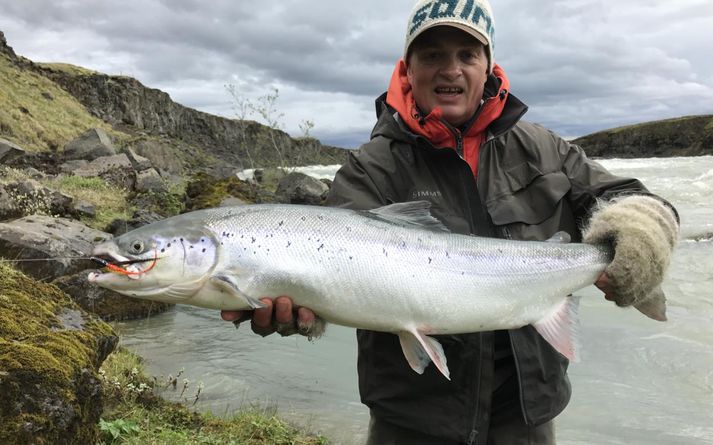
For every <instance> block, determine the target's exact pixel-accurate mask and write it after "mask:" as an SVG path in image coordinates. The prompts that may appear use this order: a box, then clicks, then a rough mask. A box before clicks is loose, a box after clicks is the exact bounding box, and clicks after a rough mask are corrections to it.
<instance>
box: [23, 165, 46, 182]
mask: <svg viewBox="0 0 713 445" xmlns="http://www.w3.org/2000/svg"><path fill="white" fill-rule="evenodd" d="M25 175H27V177H28V178H30V179H44V178H46V177H47V175H46V174H44V173H42V172H41V171H39V170H37V169H36V168H34V167H27V168H26V169H25Z"/></svg>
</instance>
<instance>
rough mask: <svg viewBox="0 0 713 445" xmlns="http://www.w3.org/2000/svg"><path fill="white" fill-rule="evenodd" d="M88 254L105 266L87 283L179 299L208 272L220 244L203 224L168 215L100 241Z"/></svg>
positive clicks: (187, 295)
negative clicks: (170, 217) (168, 216)
mask: <svg viewBox="0 0 713 445" xmlns="http://www.w3.org/2000/svg"><path fill="white" fill-rule="evenodd" d="M181 222H183V223H181ZM92 255H93V256H94V257H97V258H99V259H100V261H103V262H105V263H106V265H107V267H106V269H105V271H104V272H92V273H90V274H89V276H88V279H89V281H90V282H92V283H95V284H97V285H99V286H101V287H104V288H106V289H109V290H112V291H115V292H118V293H120V294H124V295H128V296H131V297H137V298H143V299H147V300H155V301H162V302H168V303H180V302H182V301H184V300H186V299H188V298H190V297H191V296H193V295H194V294H195V293H196V292H198V290H199V289H200V288H201V287H202V286H203V284H204V283H205V282H206V280H207V279H208V278H209V277H210V275H211V273H212V271H213V270H214V269H215V266H216V264H217V261H218V243H217V242H216V239H215V237H214V236H213V235H212V233H211V232H210V231H209V230H208V229H206V228H205V227H204V226H203V225H201V224H185V221H183V220H181V219H180V218H179V219H167V220H164V221H159V222H156V223H153V224H149V225H147V226H144V227H141V228H139V229H136V230H133V231H131V232H128V233H126V234H124V235H121V236H119V237H117V238H115V239H113V240H110V241H106V242H103V243H101V244H98V245H96V246H95V247H94V250H93V252H92Z"/></svg>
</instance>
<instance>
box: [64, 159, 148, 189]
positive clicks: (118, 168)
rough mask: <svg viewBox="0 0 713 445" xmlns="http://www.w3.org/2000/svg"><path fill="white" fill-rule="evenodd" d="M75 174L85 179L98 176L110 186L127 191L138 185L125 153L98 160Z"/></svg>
mask: <svg viewBox="0 0 713 445" xmlns="http://www.w3.org/2000/svg"><path fill="white" fill-rule="evenodd" d="M73 173H74V174H75V175H77V176H82V177H85V178H94V177H97V176H98V177H100V178H103V179H104V180H106V181H107V182H108V183H110V184H113V185H117V186H119V187H123V188H126V189H133V188H134V184H135V183H136V173H135V172H134V169H133V167H132V165H131V161H129V158H128V156H126V154H124V153H121V154H118V155H114V156H103V157H100V158H96V159H94V160H93V161H91V162H89V163H88V164H87V165H85V166H84V167H81V168H79V169H77V170H74V171H73Z"/></svg>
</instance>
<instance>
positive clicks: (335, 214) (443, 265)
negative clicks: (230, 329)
mask: <svg viewBox="0 0 713 445" xmlns="http://www.w3.org/2000/svg"><path fill="white" fill-rule="evenodd" d="M93 254H94V255H95V256H100V257H103V258H104V259H105V260H106V261H108V262H110V263H111V264H118V263H124V264H129V263H130V265H127V266H125V267H121V268H119V267H117V266H114V269H115V272H113V273H112V272H108V273H92V274H90V276H89V279H90V281H92V282H94V283H96V284H98V285H100V286H103V287H105V288H108V289H111V290H114V291H116V292H120V293H122V294H125V295H129V296H132V297H138V298H145V299H149V300H157V301H163V302H170V303H181V304H190V305H194V306H200V307H205V308H213V309H230V310H243V309H253V308H257V307H260V306H261V305H262V303H260V302H259V301H258V298H261V297H265V296H271V297H276V296H279V295H287V296H290V297H291V298H292V299H293V301H294V303H295V304H296V305H298V306H304V307H308V308H310V309H312V310H313V311H314V312H315V313H316V314H317V315H319V316H321V317H322V318H324V319H325V320H327V321H329V322H333V323H337V324H341V325H345V326H351V327H356V328H362V329H369V330H375V331H385V332H393V333H395V334H397V335H398V336H399V338H400V341H401V346H402V348H403V351H404V354H405V356H406V359H407V360H408V363H409V364H410V365H411V367H412V368H413V369H414V370H415V371H416V372H419V373H422V372H423V370H424V368H425V367H426V366H427V365H428V363H429V362H430V361H433V362H434V364H435V365H436V366H437V367H438V369H439V370H440V371H441V372H442V373H443V374H444V375H445V376H446V377H448V367H447V364H446V359H445V355H444V354H443V349H442V347H441V345H440V343H439V342H438V341H437V340H436V339H435V338H433V337H431V335H434V334H458V333H466V332H476V331H488V330H497V329H513V328H518V327H521V326H524V325H528V324H532V325H534V327H535V328H536V329H537V331H538V332H539V333H540V334H541V335H542V336H543V337H544V338H545V339H546V340H547V341H548V342H550V344H552V346H553V347H555V348H556V349H557V350H558V351H560V352H561V353H562V354H563V355H565V356H567V357H568V358H574V355H575V340H574V332H573V330H574V327H575V325H576V321H577V315H576V309H577V302H578V300H577V299H576V298H571V297H568V295H570V294H571V293H572V292H574V291H576V290H578V289H580V288H582V287H585V286H587V285H590V284H592V283H593V282H594V281H595V280H596V279H597V277H598V276H599V275H600V274H601V273H602V271H603V270H604V269H605V267H606V266H607V264H608V263H609V262H610V261H611V255H612V253H611V250H610V249H609V248H608V247H605V246H593V245H586V244H566V243H557V242H532V241H507V240H500V239H491V238H480V237H474V236H466V235H457V234H453V233H450V232H448V231H447V229H446V228H445V227H444V226H443V225H442V224H441V223H440V222H439V221H438V220H437V219H435V218H433V217H432V216H431V215H430V213H429V204H428V203H427V202H409V203H400V204H393V205H390V206H386V207H382V208H379V209H376V210H371V211H353V210H345V209H335V208H325V207H311V206H297V205H250V206H241V207H229V208H216V209H208V210H200V211H196V212H191V213H186V214H183V215H179V216H175V217H173V218H169V219H166V220H164V221H160V222H157V223H153V224H150V225H147V226H144V227H141V228H139V229H137V230H134V231H132V232H129V233H127V234H125V235H122V236H120V237H118V238H116V239H115V240H113V241H109V242H105V243H103V244H100V245H98V246H96V248H95V250H94V252H93ZM116 272H119V273H116ZM659 303H662V302H659Z"/></svg>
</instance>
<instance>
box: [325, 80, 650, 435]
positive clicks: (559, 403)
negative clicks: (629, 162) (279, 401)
mask: <svg viewBox="0 0 713 445" xmlns="http://www.w3.org/2000/svg"><path fill="white" fill-rule="evenodd" d="M526 110H527V107H526V106H525V105H524V104H523V103H522V102H520V101H519V100H518V99H517V98H516V97H515V96H513V95H512V94H511V95H509V97H508V99H507V103H506V105H505V109H504V111H503V113H502V114H501V116H500V117H499V118H498V119H497V120H495V121H494V122H493V123H492V124H491V126H490V127H489V128H488V136H487V139H486V142H485V143H484V144H483V145H482V146H481V148H480V152H479V162H478V165H479V167H478V176H477V179H476V178H475V177H474V175H473V173H472V172H471V169H470V167H469V166H468V164H467V163H466V161H465V160H463V159H462V158H461V156H460V155H459V154H458V153H457V152H456V150H455V149H449V148H435V147H433V146H432V145H431V143H430V142H429V141H428V140H426V139H425V138H423V137H422V136H417V135H415V134H414V133H412V132H411V131H409V129H408V127H407V126H406V125H405V124H404V123H403V122H402V121H401V120H400V118H399V116H398V114H397V113H396V112H395V111H394V110H393V109H391V108H390V107H389V106H388V105H386V103H385V95H383V96H381V97H380V98H379V99H377V115H378V122H377V124H376V126H375V128H374V130H373V132H372V135H371V141H370V142H368V143H367V144H365V145H363V146H362V147H360V149H359V150H358V151H354V152H352V153H350V154H349V155H348V159H347V162H346V164H345V165H344V166H343V167H342V168H341V169H340V170H339V172H338V173H337V175H336V177H335V180H334V183H333V185H332V188H331V191H330V194H329V197H328V199H327V204H328V205H331V206H339V207H346V208H351V209H372V208H376V207H379V206H383V205H386V204H391V203H394V202H403V201H416V200H427V201H430V202H431V210H432V213H433V215H434V216H435V217H437V218H438V219H440V220H441V221H442V222H443V223H444V224H445V225H446V226H447V227H448V228H449V229H451V231H453V232H457V233H463V234H475V235H479V236H490V237H499V238H509V239H521V240H545V239H547V238H549V237H551V236H552V235H553V234H554V233H556V232H558V231H561V230H564V231H566V232H568V233H569V234H570V235H571V236H572V239H573V241H579V240H581V235H580V229H581V227H582V225H583V223H584V222H585V221H586V220H587V218H588V215H589V212H590V210H591V209H592V206H593V205H594V204H595V201H596V199H598V198H603V199H607V198H610V197H612V196H613V195H615V194H620V193H632V192H639V193H640V192H644V193H645V192H646V189H645V188H644V186H643V185H642V184H641V183H640V182H639V181H637V180H635V179H628V178H621V177H617V176H614V175H612V174H610V173H609V172H607V171H606V170H605V169H604V168H603V167H601V166H600V165H599V164H598V163H596V162H593V161H591V160H589V159H587V157H586V156H585V154H584V152H583V151H582V150H581V149H580V148H579V147H577V146H575V145H573V144H570V143H569V142H567V141H565V140H563V139H561V138H560V137H558V136H556V135H555V134H553V133H551V132H549V131H547V130H546V129H544V128H542V127H540V126H538V125H534V124H531V123H527V122H523V121H520V117H521V116H522V115H523V114H524V113H525V111H526ZM449 297H451V298H454V299H455V298H458V297H459V296H458V295H452V296H449ZM357 335H358V344H359V359H358V372H359V390H360V394H361V399H362V402H363V403H365V404H366V405H367V406H368V407H369V408H370V409H371V410H372V413H373V415H375V416H378V417H379V418H380V419H382V420H384V421H388V422H391V423H393V424H396V425H398V426H401V427H405V428H410V429H412V430H417V431H421V432H423V433H426V434H430V435H434V436H437V437H443V438H444V439H449V440H455V441H460V442H464V443H473V442H475V440H476V438H477V436H478V433H479V431H484V430H486V429H487V424H488V416H489V414H490V402H491V394H492V391H493V385H494V366H493V362H494V360H493V354H494V338H495V337H494V333H493V332H483V333H474V334H465V335H451V336H439V341H440V342H441V343H442V345H443V348H444V351H445V354H446V357H447V360H448V367H449V368H450V371H451V380H450V381H448V380H446V379H445V378H444V377H443V376H442V375H441V374H440V373H439V372H438V371H437V370H436V369H435V367H434V366H429V367H427V368H426V371H425V372H424V374H423V375H418V374H416V373H415V372H413V371H412V370H411V368H410V367H409V366H408V364H407V362H406V360H405V358H404V356H403V353H402V352H401V347H400V345H399V341H398V338H397V336H395V335H393V334H388V333H379V332H371V331H358V334H357ZM509 338H510V343H511V346H512V355H513V358H514V361H515V364H516V370H517V377H518V381H519V383H520V402H521V407H522V413H523V416H524V418H525V421H526V422H527V423H528V424H529V425H539V424H542V423H544V422H547V421H549V420H551V419H553V418H554V417H555V416H556V415H557V414H559V413H560V412H561V411H562V410H563V409H564V407H565V406H566V405H567V403H568V401H569V398H570V393H571V390H570V385H569V381H568V379H567V376H566V370H567V365H568V362H567V360H566V359H565V358H564V357H562V356H561V355H560V354H559V353H557V352H556V351H555V350H554V349H553V348H552V347H551V346H550V345H549V344H547V342H546V341H545V340H544V339H542V337H540V335H539V334H538V333H537V332H536V331H535V330H534V328H532V327H531V326H526V327H523V328H521V329H517V330H511V331H510V335H509Z"/></svg>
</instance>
